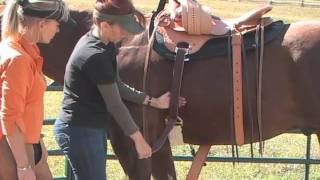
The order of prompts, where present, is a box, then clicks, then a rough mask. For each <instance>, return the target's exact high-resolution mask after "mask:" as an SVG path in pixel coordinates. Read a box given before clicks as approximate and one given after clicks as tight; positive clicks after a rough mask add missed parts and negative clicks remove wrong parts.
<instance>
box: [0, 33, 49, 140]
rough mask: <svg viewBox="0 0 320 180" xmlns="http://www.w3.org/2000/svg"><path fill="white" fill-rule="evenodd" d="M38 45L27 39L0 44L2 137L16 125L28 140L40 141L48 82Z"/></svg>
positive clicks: (0, 127)
mask: <svg viewBox="0 0 320 180" xmlns="http://www.w3.org/2000/svg"><path fill="white" fill-rule="evenodd" d="M42 65H43V58H42V57H41V56H40V51H39V48H38V47H37V45H35V44H31V43H30V42H28V41H27V40H26V39H24V38H22V37H19V38H16V39H13V38H12V39H10V38H8V39H6V40H4V41H2V42H1V43H0V89H1V92H0V97H1V99H0V102H1V105H0V139H1V137H2V136H3V135H7V134H11V133H12V132H13V129H14V125H15V124H16V125H17V126H18V127H19V129H20V130H21V132H22V133H23V134H24V137H25V142H26V143H38V142H39V139H40V132H41V127H42V121H43V95H44V91H45V89H46V82H45V78H44V75H43V73H42Z"/></svg>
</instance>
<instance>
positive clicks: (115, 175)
mask: <svg viewBox="0 0 320 180" xmlns="http://www.w3.org/2000/svg"><path fill="white" fill-rule="evenodd" d="M67 2H68V3H69V5H70V6H71V7H72V8H77V9H91V7H92V6H93V2H94V1H91V2H88V1H87V0H67ZM201 2H202V3H204V4H206V5H208V6H210V7H211V8H212V10H213V11H212V12H213V14H215V15H217V16H221V17H225V18H235V17H238V16H240V15H241V14H243V13H245V12H246V11H248V10H251V9H253V8H254V7H256V6H257V5H258V4H261V2H259V3H252V2H240V3H239V2H236V1H218V0H201ZM134 3H135V4H136V6H137V8H138V9H140V10H141V11H142V12H144V13H150V12H151V11H152V10H153V9H155V8H156V5H157V3H158V1H155V0H134ZM270 16H271V17H273V18H274V19H283V20H285V21H286V22H296V21H300V20H306V19H317V20H320V8H309V7H300V6H297V5H275V6H274V8H273V10H272V12H271V13H270ZM61 96H62V93H61V92H46V94H45V118H55V117H56V116H57V112H58V110H59V107H60V104H61ZM43 133H44V134H45V135H46V137H45V143H46V145H47V147H48V149H56V148H58V147H57V145H56V143H55V140H54V137H53V130H52V126H45V127H44V128H43ZM305 147H306V137H305V136H304V135H299V134H298V135H297V134H284V135H281V136H278V137H275V138H273V139H271V140H268V141H266V143H265V154H264V156H265V157H290V158H303V157H304V156H305ZM257 149H258V147H257V145H255V154H256V156H258V150H257ZM109 150H110V151H112V150H111V148H110V145H109ZM173 152H174V154H175V155H190V150H189V148H188V146H180V147H174V148H173ZM210 155H214V156H231V153H230V147H228V146H214V147H212V149H211V151H210ZM240 155H241V156H247V157H249V156H250V153H249V148H248V145H245V146H243V147H241V148H240ZM311 156H312V158H320V157H319V156H320V150H319V144H318V142H317V138H316V136H314V135H313V136H312V153H311ZM48 162H49V166H50V169H51V170H52V172H53V174H54V176H63V175H64V158H63V157H62V156H59V157H49V160H48ZM175 165H176V170H177V174H178V179H181V180H182V179H185V177H186V173H187V172H188V169H189V168H190V165H191V162H175ZM107 171H108V178H109V179H111V180H118V179H122V178H124V173H123V171H122V169H121V167H120V165H119V163H118V161H116V160H110V161H108V168H107ZM200 177H201V179H206V180H207V179H212V180H213V179H214V180H225V179H227V180H233V179H234V180H239V179H240V180H256V179H263V180H279V179H280V180H300V179H303V178H304V165H291V164H254V163H240V164H237V163H236V164H235V166H233V164H232V163H207V166H206V167H204V168H203V170H202V172H201V176H200ZM310 179H312V180H316V179H319V180H320V166H317V165H312V166H311V169H310Z"/></svg>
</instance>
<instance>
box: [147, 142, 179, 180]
mask: <svg viewBox="0 0 320 180" xmlns="http://www.w3.org/2000/svg"><path fill="white" fill-rule="evenodd" d="M151 159H152V160H151V162H152V164H151V165H152V166H151V170H152V176H153V178H154V179H155V180H175V179H177V177H176V171H175V167H174V163H173V159H172V152H171V146H170V144H169V141H168V140H167V141H166V143H165V144H164V145H163V147H162V148H161V149H160V150H159V151H158V152H156V153H155V154H153V155H152V158H151Z"/></svg>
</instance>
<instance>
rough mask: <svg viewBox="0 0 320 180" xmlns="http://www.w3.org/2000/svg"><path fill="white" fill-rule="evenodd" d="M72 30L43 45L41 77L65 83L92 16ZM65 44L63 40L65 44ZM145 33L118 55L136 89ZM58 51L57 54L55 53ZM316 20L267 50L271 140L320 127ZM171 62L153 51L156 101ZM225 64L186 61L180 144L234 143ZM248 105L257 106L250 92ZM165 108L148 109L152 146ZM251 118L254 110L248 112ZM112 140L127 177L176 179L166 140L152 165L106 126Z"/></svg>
mask: <svg viewBox="0 0 320 180" xmlns="http://www.w3.org/2000/svg"><path fill="white" fill-rule="evenodd" d="M72 16H73V18H74V19H75V20H76V21H77V22H78V24H77V26H76V27H68V28H70V29H68V28H65V27H62V32H61V33H60V34H58V35H57V37H56V39H55V40H54V42H53V43H52V44H51V45H48V46H43V47H42V52H44V54H43V55H44V56H45V59H46V63H45V72H46V74H47V75H48V76H49V77H51V78H53V79H55V80H57V81H58V82H62V80H63V79H62V77H63V72H64V66H65V64H66V61H67V57H68V55H69V53H70V52H71V50H72V47H73V45H74V43H75V42H76V40H77V38H78V37H80V35H81V34H83V33H84V32H86V31H87V30H88V29H89V26H88V25H89V24H91V23H88V22H90V20H91V19H90V17H89V16H90V14H89V13H86V12H81V13H79V12H78V13H76V12H74V13H73V15H72ZM67 39H68V40H67ZM147 43H148V36H147V33H146V32H145V33H143V34H141V35H139V36H136V37H134V38H132V39H131V40H130V41H128V42H124V43H123V46H122V47H121V48H120V51H119V55H118V64H119V69H120V74H121V77H122V79H123V80H124V81H125V82H126V83H128V84H130V85H131V86H134V87H135V88H137V89H142V78H143V67H144V59H145V56H146V52H147ZM60 52H62V53H60ZM319 57H320V22H317V21H305V22H299V23H293V24H291V25H290V24H287V25H285V28H284V30H283V31H282V33H281V34H280V35H279V36H278V37H277V38H276V39H274V40H273V41H272V42H271V43H269V44H267V45H266V46H265V50H264V65H263V79H262V132H263V137H262V139H263V140H265V139H269V138H272V137H275V136H277V135H280V134H282V133H285V132H287V131H288V130H291V129H300V130H302V131H303V132H306V133H309V132H315V133H317V135H318V136H319V130H320V111H318V109H319V108H320V104H319V102H320V81H319V80H318V77H320V71H319V70H318V69H319V68H320V61H319ZM246 60H247V64H248V66H247V68H246V70H245V71H246V72H247V73H248V82H251V83H248V87H247V88H248V89H255V88H256V84H255V83H252V82H256V70H255V69H256V66H257V62H256V60H255V55H254V53H253V52H247V59H246ZM172 67H173V62H172V61H169V60H166V59H165V58H163V57H161V56H160V55H158V54H157V53H156V52H154V51H153V52H152V56H151V59H150V69H149V74H148V82H147V90H148V93H149V94H151V95H152V96H155V97H156V96H159V95H161V94H162V93H163V92H165V91H166V90H168V89H169V88H170V85H171V84H170V83H171V78H172ZM230 73H231V72H230V67H229V66H228V60H227V57H225V56H219V57H212V58H209V59H201V60H196V61H190V62H187V63H186V64H185V69H184V75H183V82H182V92H181V95H182V96H184V97H186V98H187V100H188V105H187V106H185V107H183V108H181V109H180V116H181V117H182V119H183V120H184V127H183V134H184V141H185V142H186V143H191V144H200V145H201V144H234V137H232V135H231V133H230V132H232V131H231V129H230V128H231V127H232V124H231V121H230V102H231V96H232V95H231V94H230ZM253 92H254V93H252V94H251V95H250V98H249V99H247V100H246V101H247V103H249V104H251V107H252V109H256V104H255V102H256V97H257V96H256V93H255V91H253ZM128 107H129V109H130V111H131V113H132V115H133V117H134V119H135V120H136V121H137V123H138V124H139V125H140V127H142V111H141V107H140V106H137V105H134V104H130V103H128ZM166 113H167V112H166V111H162V110H156V109H151V108H150V109H148V111H147V119H148V121H149V122H150V123H149V127H148V128H147V130H148V132H149V137H148V140H149V142H151V143H152V142H154V141H155V139H156V138H157V137H158V136H159V134H160V133H161V132H162V130H163V128H164V126H165V124H164V119H165V117H166V115H167V114H166ZM253 116H254V117H255V116H256V113H254V112H253ZM245 117H246V118H245V120H244V130H245V142H246V143H252V142H257V141H258V140H259V132H258V125H257V122H256V121H253V120H252V119H250V118H248V117H249V112H248V109H247V108H245ZM109 132H110V138H111V142H112V145H113V148H114V150H115V152H116V154H117V156H118V157H119V160H120V163H121V165H122V167H123V168H124V170H125V173H126V174H128V175H129V177H130V179H149V177H150V174H151V172H152V174H153V176H154V178H155V179H171V178H173V179H175V178H176V175H175V170H174V165H173V161H172V159H171V149H170V146H169V143H168V142H166V144H165V145H164V146H163V147H162V149H161V150H160V151H159V152H157V153H155V154H154V155H153V156H152V158H151V159H150V160H138V159H137V156H136V153H135V150H134V145H133V143H132V142H131V141H130V139H129V138H127V137H126V136H125V135H124V134H123V133H122V131H121V130H120V128H119V127H118V126H117V125H116V124H114V123H111V128H110V131H109Z"/></svg>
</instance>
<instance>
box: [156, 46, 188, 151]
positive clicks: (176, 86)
mask: <svg viewBox="0 0 320 180" xmlns="http://www.w3.org/2000/svg"><path fill="white" fill-rule="evenodd" d="M188 52H189V44H188V43H186V42H179V43H178V44H177V48H176V58H175V63H174V67H173V78H172V81H171V95H170V104H169V115H168V117H167V119H168V122H167V124H166V126H165V129H164V131H163V132H162V134H161V135H160V137H159V138H158V139H157V140H156V141H155V142H154V143H153V145H152V152H153V153H155V152H157V151H158V150H159V149H160V148H161V147H162V146H163V144H164V143H165V141H166V139H167V138H168V135H169V133H170V131H171V130H172V128H173V127H174V125H175V124H176V122H177V119H178V110H179V97H180V89H181V82H182V76H183V68H184V61H185V57H186V55H187V54H188Z"/></svg>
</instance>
